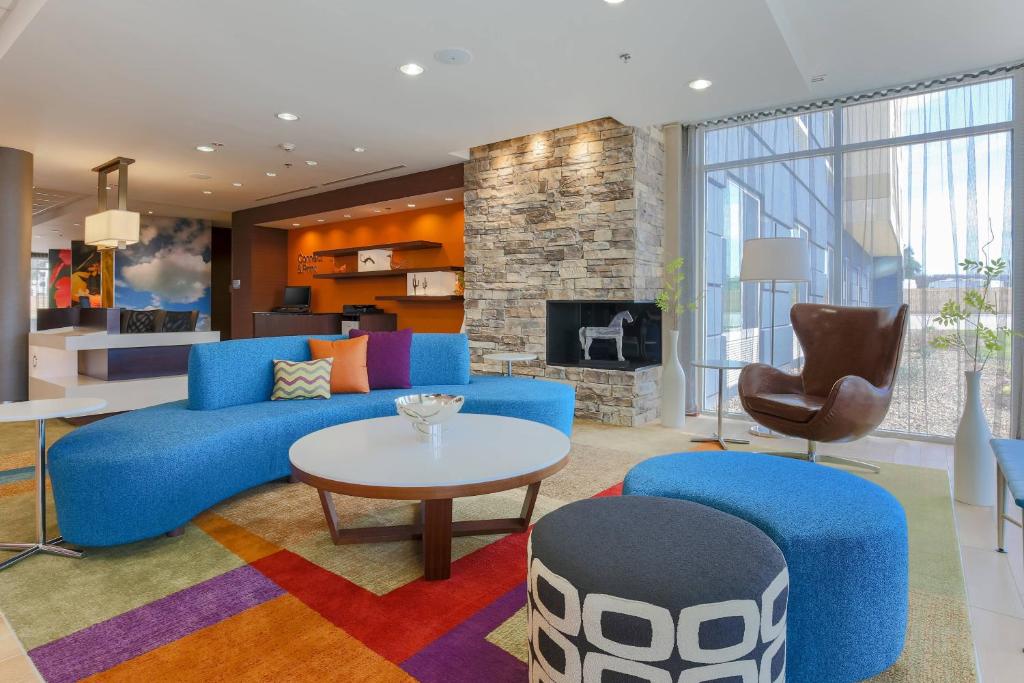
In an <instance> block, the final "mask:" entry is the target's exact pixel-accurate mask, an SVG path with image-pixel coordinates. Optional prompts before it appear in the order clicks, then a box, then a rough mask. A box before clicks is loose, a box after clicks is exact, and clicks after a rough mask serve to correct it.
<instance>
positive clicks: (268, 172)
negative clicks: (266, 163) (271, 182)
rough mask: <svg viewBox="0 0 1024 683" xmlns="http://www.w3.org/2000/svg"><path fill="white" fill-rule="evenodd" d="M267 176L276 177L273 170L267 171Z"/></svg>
mask: <svg viewBox="0 0 1024 683" xmlns="http://www.w3.org/2000/svg"><path fill="white" fill-rule="evenodd" d="M267 177H268V178H276V177H277V174H276V173H274V172H273V171H267Z"/></svg>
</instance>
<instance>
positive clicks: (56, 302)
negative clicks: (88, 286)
mask: <svg viewBox="0 0 1024 683" xmlns="http://www.w3.org/2000/svg"><path fill="white" fill-rule="evenodd" d="M49 256H50V258H49V261H50V279H49V280H48V281H47V283H46V296H47V299H48V304H47V305H48V306H49V307H50V308H68V307H69V306H71V250H70V249H51V250H50V255H49Z"/></svg>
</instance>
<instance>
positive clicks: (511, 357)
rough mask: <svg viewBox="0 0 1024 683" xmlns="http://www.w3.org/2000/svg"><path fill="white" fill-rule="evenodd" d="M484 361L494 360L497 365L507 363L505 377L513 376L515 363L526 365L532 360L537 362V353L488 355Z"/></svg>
mask: <svg viewBox="0 0 1024 683" xmlns="http://www.w3.org/2000/svg"><path fill="white" fill-rule="evenodd" d="M484 360H492V361H495V362H497V363H505V364H506V365H505V376H506V377H511V376H512V364H513V363H526V362H529V361H531V360H537V354H535V353H488V354H487V355H485V356H484Z"/></svg>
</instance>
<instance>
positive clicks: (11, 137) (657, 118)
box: [0, 0, 1024, 211]
mask: <svg viewBox="0 0 1024 683" xmlns="http://www.w3.org/2000/svg"><path fill="white" fill-rule="evenodd" d="M5 1H6V2H9V1H10V0H0V5H2V4H3V3H4V2H5ZM20 4H23V5H26V8H25V9H24V10H23V12H24V16H26V17H28V16H30V13H29V9H31V10H33V11H34V10H36V9H38V12H36V13H35V14H34V18H32V17H30V19H29V20H24V21H19V22H13V21H6V22H4V23H3V24H0V102H2V106H0V145H3V146H11V147H19V148H23V149H27V150H29V151H32V152H34V153H35V155H36V184H37V185H39V186H42V187H47V188H54V189H60V190H64V191H69V192H79V193H82V194H91V193H92V192H93V187H94V184H95V178H94V176H93V175H92V174H91V173H90V172H89V169H90V168H92V167H93V166H95V165H97V164H100V163H102V162H105V161H107V160H108V159H110V158H112V157H114V156H117V155H123V156H128V157H131V158H134V159H136V160H137V163H136V164H134V165H133V166H132V167H131V170H130V177H131V180H132V183H131V196H132V198H133V200H134V201H135V202H139V203H157V204H162V205H170V206H177V207H188V208H189V209H191V210H197V211H230V210H237V209H241V208H246V207H249V206H253V205H258V204H260V203H264V202H259V201H257V198H260V197H265V196H267V195H275V194H279V193H282V192H287V191H289V190H293V189H297V188H303V187H308V186H315V187H314V189H311V190H308V191H306V192H305V193H306V194H309V193H313V192H317V191H321V188H320V187H319V185H321V184H322V183H324V182H328V181H330V180H334V179H337V178H342V177H347V176H352V175H356V174H360V173H367V172H371V171H374V170H377V169H381V168H388V167H392V166H396V165H399V164H405V166H406V167H405V168H404V169H401V170H399V171H393V172H391V173H390V174H385V176H383V177H386V176H387V175H398V174H404V173H410V172H414V171H419V170H424V169H428V168H436V167H439V166H444V165H446V164H450V163H455V162H457V161H458V159H456V158H455V157H453V156H452V155H451V154H450V152H452V151H453V150H464V149H466V148H469V147H471V146H474V145H479V144H484V143H488V142H493V141H496V140H501V139H505V138H508V137H512V136H515V135H520V134H527V133H531V132H537V131H540V130H546V129H549V128H553V127H556V126H560V125H565V124H571V123H575V122H579V121H585V120H589V119H593V118H597V117H601V116H605V115H610V116H614V117H616V118H618V119H620V120H622V121H623V122H625V123H629V124H660V123H665V122H669V121H678V120H682V121H698V120H703V119H707V118H711V117H717V116H721V115H725V114H730V113H736V112H741V111H747V110H752V109H760V108H765V107H769V106H774V105H778V104H783V103H790V102H798V101H803V100H808V99H813V98H818V97H826V96H832V95H837V94H846V93H849V92H852V91H859V90H864V89H867V88H874V87H879V86H884V85H890V84H897V83H902V82H906V81H911V80H916V79H921V78H928V77H933V76H938V75H945V74H948V73H953V72H958V71H962V70H968V69H974V68H979V67H984V66H989V65H993V64H999V63H1005V62H1010V61H1012V60H1015V59H1020V58H1022V57H1024V43H1022V41H1021V40H1020V35H1021V34H1020V31H1021V27H1022V26H1024V2H1021V1H1020V0H972V1H971V2H965V1H964V0H899V1H898V2H894V1H893V0H858V1H856V2H853V1H850V0H724V1H723V0H625V2H623V3H621V4H618V5H609V4H607V3H605V2H603V0H557V1H552V0H514V1H513V0H508V1H505V2H498V1H497V0H491V1H488V2H482V1H481V0H431V1H430V2H424V1H423V0H374V1H372V2H370V1H363V2H324V1H323V0H289V1H288V2H280V1H279V0H273V1H271V0H175V2H173V3H168V2H167V1H166V0H91V1H89V2H83V1H82V0H21V2H20ZM29 5H31V7H29ZM19 9H20V8H19ZM446 47H463V48H466V49H468V50H470V51H471V52H472V53H473V55H474V60H473V61H472V63H470V64H469V65H466V66H459V67H456V66H446V65H442V64H439V63H437V62H435V61H434V60H433V59H432V55H433V53H434V52H435V51H436V50H438V49H441V48H446ZM623 52H629V53H630V54H631V55H632V59H631V60H630V61H629V62H628V63H627V64H623V63H622V62H621V61H620V60H619V57H618V56H619V54H620V53H623ZM408 61H416V62H419V63H420V64H423V65H424V66H425V67H426V69H427V70H426V73H424V74H423V75H421V76H418V77H416V78H410V77H407V76H404V75H403V74H401V73H399V72H398V71H397V68H396V67H397V66H398V65H400V64H403V63H405V62H408ZM821 73H825V74H827V78H826V79H825V81H824V82H823V83H820V84H815V85H813V86H812V85H811V84H810V82H809V81H810V77H811V76H814V75H817V74H821ZM697 77H702V78H709V79H711V80H712V81H714V86H713V87H712V88H711V89H710V90H707V91H705V92H702V93H697V92H694V91H691V90H690V89H688V88H687V87H686V83H687V82H688V81H690V80H692V79H694V78H697ZM279 111H293V112H296V113H299V114H300V115H301V116H302V119H301V120H300V121H298V122H293V123H286V122H282V121H279V120H277V119H276V118H275V117H274V114H275V113H276V112H279ZM209 142H219V143H222V144H223V145H224V147H223V148H221V149H220V150H219V151H217V152H214V153H212V154H203V153H200V152H196V151H195V149H194V148H195V146H196V145H198V144H203V143H209ZM283 142H291V143H294V144H295V145H296V146H297V147H296V150H295V151H294V152H292V153H287V152H283V151H281V150H280V149H278V148H277V145H278V144H279V143H283ZM355 146H363V147H365V148H366V149H367V151H366V152H365V153H363V154H357V153H355V152H353V151H352V148H353V147H355ZM306 159H313V160H316V161H318V162H319V164H318V165H317V166H316V167H307V166H306V165H305V164H304V163H303V162H304V161H305V160H306ZM286 161H291V162H293V163H294V164H295V166H294V167H293V168H291V169H286V168H284V163H285V162H286ZM268 170H273V171H276V172H277V177H276V178H268V177H267V176H266V175H264V173H265V171H268ZM196 172H200V173H205V174H208V175H210V176H212V178H211V179H210V180H195V179H192V178H189V177H188V176H189V174H190V173H196ZM233 181H240V182H242V183H244V186H243V187H242V188H234V187H232V185H231V183H232V182H233ZM353 182H359V181H353ZM339 186H342V185H334V186H333V187H339ZM204 189H206V190H210V191H212V193H213V194H210V195H204V194H202V190H204ZM268 201H269V200H268Z"/></svg>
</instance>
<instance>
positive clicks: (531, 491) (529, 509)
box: [519, 481, 540, 529]
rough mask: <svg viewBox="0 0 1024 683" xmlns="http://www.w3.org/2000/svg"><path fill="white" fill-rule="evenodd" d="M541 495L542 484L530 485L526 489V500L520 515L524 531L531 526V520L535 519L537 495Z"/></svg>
mask: <svg viewBox="0 0 1024 683" xmlns="http://www.w3.org/2000/svg"><path fill="white" fill-rule="evenodd" d="M538 493H540V482H539V481H538V482H535V483H533V484H530V485H529V486H528V487H527V488H526V498H525V499H524V500H523V510H522V512H521V513H520V514H519V519H521V520H522V523H523V529H526V528H528V527H529V526H530V519H531V518H532V517H533V508H534V506H535V505H536V504H537V494H538Z"/></svg>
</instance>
